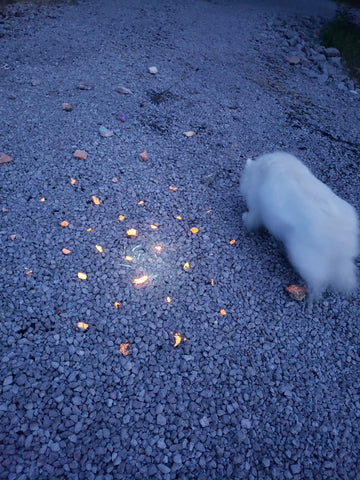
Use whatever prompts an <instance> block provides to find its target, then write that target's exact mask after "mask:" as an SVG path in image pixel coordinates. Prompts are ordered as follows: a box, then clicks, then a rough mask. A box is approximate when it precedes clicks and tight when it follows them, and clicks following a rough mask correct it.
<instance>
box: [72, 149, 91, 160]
mask: <svg viewBox="0 0 360 480" xmlns="http://www.w3.org/2000/svg"><path fill="white" fill-rule="evenodd" d="M87 156H88V154H87V152H85V150H75V152H74V157H75V158H79V159H80V160H86V159H87Z"/></svg>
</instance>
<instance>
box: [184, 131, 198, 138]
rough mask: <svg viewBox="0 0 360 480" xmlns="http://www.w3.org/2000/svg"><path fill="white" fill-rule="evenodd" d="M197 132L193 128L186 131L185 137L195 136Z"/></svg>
mask: <svg viewBox="0 0 360 480" xmlns="http://www.w3.org/2000/svg"><path fill="white" fill-rule="evenodd" d="M195 134H196V133H195V132H194V131H193V130H191V131H189V132H184V135H185V137H188V138H189V137H193V136H194V135H195Z"/></svg>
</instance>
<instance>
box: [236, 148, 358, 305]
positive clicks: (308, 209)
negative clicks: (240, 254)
mask: <svg viewBox="0 0 360 480" xmlns="http://www.w3.org/2000/svg"><path fill="white" fill-rule="evenodd" d="M240 191H241V194H242V195H243V196H244V197H245V199H246V202H247V206H248V209H249V211H248V212H246V213H244V214H243V221H244V224H245V226H246V227H247V229H248V230H256V229H258V228H259V227H261V226H264V227H266V228H267V230H269V232H270V233H272V234H273V235H274V236H275V237H276V238H278V239H279V240H281V241H282V242H283V243H284V245H285V247H286V250H287V253H288V256H289V259H290V261H291V263H292V265H293V266H294V268H295V269H296V270H297V271H298V273H299V274H300V275H301V276H302V277H303V279H304V280H305V281H306V283H307V285H308V287H309V289H310V294H311V297H318V296H319V295H320V294H321V293H322V292H323V291H324V290H325V289H326V288H327V287H328V286H331V287H333V288H335V289H336V290H338V291H340V292H349V291H351V290H353V289H354V288H355V287H356V269H355V265H354V259H355V257H356V256H357V255H358V254H359V225H358V218H357V215H356V212H355V209H354V208H353V207H352V206H351V205H349V204H348V203H347V202H345V200H342V199H341V198H339V197H338V196H337V195H335V193H334V192H332V190H330V188H329V187H327V186H326V185H325V184H324V183H322V182H321V181H320V180H318V179H317V178H316V177H314V175H313V174H312V173H311V172H310V170H309V169H308V168H307V167H306V166H305V165H304V164H303V163H302V162H301V161H300V160H298V159H297V158H296V157H294V156H293V155H290V154H288V153H283V152H275V153H268V154H265V155H261V156H260V157H258V158H257V159H256V160H254V161H253V160H251V159H249V160H247V162H246V166H245V170H244V173H243V176H242V179H241V186H240Z"/></svg>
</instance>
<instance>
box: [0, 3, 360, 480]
mask: <svg viewBox="0 0 360 480" xmlns="http://www.w3.org/2000/svg"><path fill="white" fill-rule="evenodd" d="M254 3H255V2H245V1H235V0H229V1H227V0H218V1H204V0H192V1H190V0H183V1H181V2H165V1H164V2H163V1H157V0H146V1H145V0H132V1H131V2H127V1H125V0H105V1H103V2H101V3H97V2H94V1H91V0H84V1H80V2H79V3H77V4H61V5H52V6H42V7H33V6H31V5H25V6H24V5H17V6H12V7H11V9H10V10H8V11H7V13H5V14H4V15H3V19H2V21H1V24H0V27H1V30H0V35H1V39H0V41H1V47H2V58H1V64H0V74H1V86H2V87H3V90H2V94H1V100H2V106H1V134H2V137H1V145H0V150H2V151H3V152H4V153H5V154H7V155H9V156H10V157H11V158H12V160H11V161H10V162H7V163H4V164H0V175H1V190H2V192H1V199H0V218H1V227H0V234H1V244H0V249H1V265H0V275H1V295H0V305H1V312H0V320H1V323H0V329H1V343H0V345H1V364H0V368H1V376H0V379H1V380H0V383H1V387H0V391H1V396H0V418H1V423H0V425H1V427H0V460H1V465H2V468H1V469H0V478H1V479H9V480H27V479H35V480H44V479H69V480H76V479H86V480H92V479H96V480H112V479H114V480H117V479H120V480H127V479H129V480H130V479H131V480H133V479H142V480H143V479H165V480H172V479H184V480H188V479H189V480H190V479H196V480H201V479H204V480H209V479H214V480H215V479H216V480H218V479H224V478H227V479H235V480H236V479H250V480H251V479H261V480H266V479H307V480H310V479H317V480H318V479H331V480H334V479H349V480H355V479H360V473H359V472H360V456H359V450H360V368H359V360H360V355H359V344H360V338H359V337H360V325H359V305H360V295H359V291H357V292H356V293H355V294H354V295H353V296H351V297H350V298H344V297H341V296H339V295H335V294H334V293H332V292H326V293H325V294H324V295H323V297H322V298H321V300H320V301H319V302H317V303H316V304H314V305H313V306H312V307H309V308H308V309H304V308H303V306H302V304H299V303H297V302H296V301H294V300H292V299H291V298H290V297H288V295H287V294H286V293H285V291H284V287H285V286H287V285H290V284H301V279H300V278H299V277H298V276H297V274H296V273H295V272H294V271H293V269H292V268H291V266H290V265H289V263H288V262H287V260H286V258H285V257H284V255H283V252H282V251H281V249H279V245H278V244H277V243H276V242H275V240H274V239H273V238H272V237H270V235H268V234H267V233H266V232H262V233H260V234H248V233H246V232H245V230H244V228H243V226H242V224H241V213H242V211H244V209H245V204H244V202H243V200H242V199H241V198H240V196H239V193H238V190H239V180H240V176H241V171H242V168H243V164H244V160H245V159H246V158H247V157H248V156H253V155H258V154H260V153H264V152H266V151H272V150H276V149H281V150H285V151H290V152H292V153H294V154H296V155H297V156H298V157H299V158H301V159H302V160H303V161H304V162H305V163H306V164H307V165H308V166H310V168H311V169H312V170H313V172H314V173H315V174H316V175H317V176H318V177H319V178H320V179H321V180H323V181H324V182H326V183H327V184H328V185H330V186H331V187H332V188H333V189H334V190H335V192H336V193H337V194H338V195H340V196H342V197H343V198H345V199H346V200H347V201H349V202H350V203H351V204H353V205H354V206H355V207H356V208H358V207H359V143H360V139H359V128H358V127H359V121H360V108H359V106H360V91H359V90H358V89H357V88H356V86H355V85H354V84H353V83H352V82H351V80H349V78H348V77H347V74H346V71H345V69H344V68H343V66H342V64H341V59H340V58H339V57H338V56H336V55H337V54H336V52H330V51H326V50H325V49H324V48H323V47H321V46H320V45H318V44H317V43H316V36H317V34H318V31H319V28H320V26H321V24H322V22H323V21H324V18H325V16H329V15H331V13H332V11H333V8H334V3H333V2H330V1H329V2H327V1H326V0H324V1H323V2H319V3H318V10H316V11H315V9H314V10H311V8H310V10H311V11H309V7H307V8H305V7H306V6H307V2H305V1H303V2H296V4H297V8H295V7H292V8H290V7H287V8H284V7H282V8H280V7H279V5H280V4H278V3H277V4H276V5H273V4H272V3H271V2H269V1H268V2H265V1H263V2H256V5H254ZM294 3H295V2H294ZM313 3H314V2H313ZM333 55H335V56H333ZM289 57H293V58H292V59H290V60H289ZM152 66H156V67H157V70H158V73H156V74H151V73H149V70H148V69H149V67H152ZM118 87H125V88H127V89H129V90H131V92H132V93H131V94H130V93H119V92H118V91H117V89H118ZM63 103H70V104H71V105H72V110H71V111H66V110H65V109H64V108H63ZM100 127H105V128H106V129H108V130H110V131H111V132H113V135H111V136H108V137H103V136H102V135H101V134H100V130H99V129H100ZM108 130H105V131H103V135H106V134H108V135H110V134H111V133H110V132H108ZM184 132H195V135H193V136H188V137H187V136H185V135H184ZM78 149H80V150H85V151H86V152H87V154H88V156H87V159H86V160H84V159H80V158H75V157H74V152H75V151H76V150H78ZM144 150H146V151H147V154H148V159H147V160H142V159H140V157H139V154H140V153H141V152H143V151H144ZM3 158H4V157H3ZM71 179H75V180H76V183H74V181H72V182H71ZM170 187H171V189H170ZM93 197H97V198H98V199H99V200H100V205H96V204H94V199H93ZM95 200H96V199H95ZM139 202H141V203H140V204H139ZM119 215H123V216H124V217H125V218H124V219H123V220H121V221H120V220H119V218H118V217H119ZM178 216H180V217H181V219H180V218H176V217H178ZM63 221H67V222H68V226H65V227H62V226H61V225H60V223H61V222H63ZM151 224H154V225H156V226H157V227H158V228H157V229H152V228H151V227H150V225H151ZM131 227H132V228H136V229H137V230H138V236H137V237H136V238H128V237H127V235H126V231H127V229H129V228H131ZM191 228H197V229H198V232H197V233H191V230H190V229H191ZM90 229H91V230H90ZM231 240H235V242H231V243H230V241H231ZM96 245H98V246H101V247H102V252H99V251H98V250H97V249H96V247H95V246H96ZM155 246H160V247H161V251H158V250H154V247H155ZM64 248H65V249H67V250H70V253H68V254H66V253H67V252H66V251H65V253H63V251H62V249H64ZM100 250H101V249H100ZM125 256H132V257H133V260H132V261H131V260H126V259H125V258H124V257H125ZM78 272H83V273H86V274H87V279H86V280H81V279H79V278H78ZM143 275H147V276H148V280H147V282H146V283H145V284H144V285H142V286H141V285H140V286H135V285H134V284H133V280H134V279H135V278H139V277H141V276H143ZM170 300H171V301H170ZM115 302H118V303H115ZM221 312H222V313H221ZM79 322H83V324H86V325H83V328H81V324H80V325H79ZM86 327H87V328H86ZM175 334H176V335H175ZM178 342H179V344H178V345H177V346H175V344H176V343H178Z"/></svg>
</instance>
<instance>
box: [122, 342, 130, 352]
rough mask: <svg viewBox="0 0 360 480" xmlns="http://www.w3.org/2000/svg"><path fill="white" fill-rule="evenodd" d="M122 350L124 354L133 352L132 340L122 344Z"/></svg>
mask: <svg viewBox="0 0 360 480" xmlns="http://www.w3.org/2000/svg"><path fill="white" fill-rule="evenodd" d="M120 352H121V353H122V354H123V355H128V354H129V353H130V352H131V345H130V342H125V343H121V344H120Z"/></svg>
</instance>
